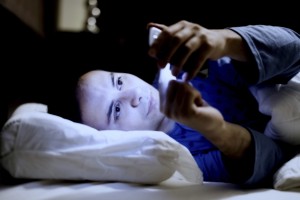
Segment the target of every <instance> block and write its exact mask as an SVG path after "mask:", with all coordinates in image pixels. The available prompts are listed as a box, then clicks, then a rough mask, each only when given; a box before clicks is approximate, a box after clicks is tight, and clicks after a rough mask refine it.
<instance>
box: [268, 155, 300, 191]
mask: <svg viewBox="0 0 300 200" xmlns="http://www.w3.org/2000/svg"><path fill="white" fill-rule="evenodd" d="M273 184H274V188H275V189H278V190H291V189H294V188H300V153H299V154H298V155H296V156H295V157H294V158H292V159H291V160H289V161H288V162H286V163H285V164H284V165H283V166H282V167H281V168H279V170H278V171H277V172H276V173H275V175H274V182H273Z"/></svg>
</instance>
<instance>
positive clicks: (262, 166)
mask: <svg viewBox="0 0 300 200" xmlns="http://www.w3.org/2000/svg"><path fill="white" fill-rule="evenodd" d="M248 130H249V132H250V133H251V137H252V144H251V147H250V148H249V150H248V151H247V152H246V154H245V155H244V156H243V157H242V158H241V159H240V160H235V159H229V158H227V157H225V156H223V162H224V165H225V168H226V169H227V171H228V174H230V175H229V176H230V179H231V182H235V183H239V184H241V185H243V186H246V187H273V175H274V173H275V172H276V171H277V170H278V169H279V168H280V167H281V166H282V165H283V164H284V163H285V162H287V161H288V160H289V159H291V158H292V157H293V156H295V155H296V153H297V148H298V147H296V146H291V145H287V144H285V143H283V142H280V141H276V140H272V139H270V138H268V137H267V136H265V135H264V134H262V133H260V132H257V131H255V130H251V129H248Z"/></svg>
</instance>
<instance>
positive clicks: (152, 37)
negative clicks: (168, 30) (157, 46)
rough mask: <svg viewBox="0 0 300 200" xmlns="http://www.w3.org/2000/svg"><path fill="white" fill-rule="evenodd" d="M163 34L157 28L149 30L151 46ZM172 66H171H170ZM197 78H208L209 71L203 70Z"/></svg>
mask: <svg viewBox="0 0 300 200" xmlns="http://www.w3.org/2000/svg"><path fill="white" fill-rule="evenodd" d="M160 33H161V30H160V29H159V28H156V27H150V28H149V46H150V45H152V44H153V42H154V40H156V39H157V38H158V36H159V34H160ZM168 66H171V65H168ZM197 76H199V77H201V78H206V77H207V76H208V69H207V68H206V67H205V68H204V69H201V70H200V72H198V73H197Z"/></svg>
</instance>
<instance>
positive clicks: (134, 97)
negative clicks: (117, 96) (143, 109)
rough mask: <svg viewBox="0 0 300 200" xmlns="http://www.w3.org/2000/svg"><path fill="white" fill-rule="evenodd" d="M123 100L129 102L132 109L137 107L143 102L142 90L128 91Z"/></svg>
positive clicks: (133, 89) (125, 92)
mask: <svg viewBox="0 0 300 200" xmlns="http://www.w3.org/2000/svg"><path fill="white" fill-rule="evenodd" d="M123 98H124V99H126V100H127V101H129V103H130V105H131V106H132V107H137V106H139V104H140V102H141V100H142V90H141V89H140V88H138V87H136V88H131V89H127V90H126V91H124V93H123Z"/></svg>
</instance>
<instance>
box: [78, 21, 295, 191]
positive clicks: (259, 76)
mask: <svg viewBox="0 0 300 200" xmlns="http://www.w3.org/2000/svg"><path fill="white" fill-rule="evenodd" d="M151 26H155V27H157V28H160V29H161V30H162V33H161V34H160V35H159V37H158V38H157V40H156V41H154V43H153V45H152V46H151V47H150V49H149V54H150V56H153V57H155V58H156V59H158V64H159V66H165V65H166V63H167V62H168V61H170V63H171V65H172V66H173V68H172V72H170V73H172V74H173V75H174V76H175V77H171V78H170V79H169V81H167V83H165V82H164V81H162V82H161V81H160V79H159V77H160V76H159V74H158V76H157V78H156V80H155V81H154V84H153V85H150V84H148V83H146V82H145V81H143V80H141V79H140V78H139V77H136V76H134V75H132V74H128V73H120V72H110V71H103V70H94V71H90V72H88V73H86V74H84V75H83V76H82V77H81V78H80V80H79V83H78V96H77V98H78V103H79V107H80V113H81V120H82V123H84V124H87V125H89V126H91V127H94V128H96V129H98V130H112V129H117V130H157V131H163V132H165V133H166V134H168V135H169V136H170V137H172V138H174V139H175V140H177V141H178V142H179V143H181V144H182V145H184V146H186V147H187V148H188V149H189V151H190V152H191V154H192V155H193V157H194V159H195V161H196V162H197V164H198V166H199V168H200V169H201V171H202V172H203V177H204V181H217V182H229V183H236V184H239V185H243V186H251V187H259V186H263V187H272V176H273V175H274V173H275V172H276V170H277V169H279V167H280V166H282V164H283V163H285V162H286V161H288V160H289V159H290V158H291V157H292V156H294V155H295V154H296V153H297V152H298V150H299V148H298V146H299V144H300V139H299V134H298V135H297V132H299V131H297V130H299V125H297V122H295V120H294V119H295V118H294V116H293V115H294V114H297V112H296V113H291V112H289V111H287V110H285V108H284V106H283V105H284V104H286V103H287V104H289V103H290V104H292V106H293V105H295V104H298V105H299V98H298V99H297V98H294V99H291V100H289V99H287V100H285V101H283V102H282V101H273V103H272V107H271V108H270V105H271V104H270V105H269V108H268V109H265V110H264V109H263V107H262V105H264V106H266V107H268V104H267V105H266V104H264V103H265V102H266V101H264V100H266V99H267V98H269V97H271V96H272V95H270V94H274V97H276V98H278V97H280V94H281V92H279V91H280V90H279V87H277V86H279V85H281V84H283V85H286V86H285V87H286V88H289V86H288V85H289V84H286V83H288V81H289V80H291V78H292V77H293V76H295V75H296V74H297V73H298V72H299V69H300V65H299V63H300V62H299V61H300V57H299V55H300V54H299V50H300V36H299V35H298V34H297V33H295V32H293V31H292V30H289V29H286V28H282V27H273V26H260V25H257V26H245V27H232V28H227V29H220V30H209V29H206V28H204V27H201V26H199V25H197V24H193V23H190V22H187V21H180V22H178V23H176V24H174V25H171V26H169V27H168V26H165V25H161V24H154V23H153V24H151ZM262 33H264V38H261V34H262ZM210 36H214V37H210ZM175 37H176V41H178V43H176V45H175V46H174V47H170V50H169V52H168V49H166V48H164V47H165V46H164V45H165V44H170V43H168V42H167V41H174V38H175ZM187 38H188V39H187ZM274 38H276V40H274ZM172 39H173V40H172ZM208 39H210V41H208ZM192 41H193V42H194V43H195V44H198V45H199V46H197V48H194V49H193V50H190V49H189V50H190V51H193V52H194V55H195V52H197V50H201V53H202V54H204V55H203V56H199V60H201V59H208V61H207V62H205V64H204V65H205V66H203V67H206V68H207V69H208V72H209V74H208V77H207V78H202V77H197V76H196V75H195V74H196V71H197V70H198V68H197V67H198V65H195V66H196V67H195V68H192V69H191V68H189V70H190V71H187V72H188V73H184V72H183V71H182V70H181V68H180V67H182V66H183V64H182V63H184V62H185V61H186V60H185V59H186V57H187V58H189V57H188V56H187V55H191V53H190V52H188V53H186V56H182V57H180V56H179V55H180V53H183V52H187V49H183V47H185V48H186V47H187V46H188V43H189V42H190V43H191V42H192ZM212 41H213V42H212ZM164 42H165V43H164ZM178 44H180V45H178ZM183 44H185V45H183ZM220 44H222V45H220ZM287 44H290V45H287ZM201 45H202V46H206V47H209V48H208V49H207V48H204V49H203V48H200V46H201ZM214 45H215V46H214ZM274 46H276V47H278V48H274ZM220 47H222V48H220ZM280 47H282V48H280ZM160 48H161V49H164V54H160V53H159V52H160V50H161V49H160ZM287 52H288V54H289V55H290V56H289V58H290V59H277V57H278V56H281V55H286V54H287ZM202 54H201V55H202ZM173 55H174V57H175V55H176V56H177V57H176V58H173V57H172V56H173ZM199 55H200V54H199ZM265 55H268V56H265ZM292 55H293V56H292ZM178 57H179V58H181V60H180V59H178ZM164 59H165V60H164ZM187 60H188V59H187ZM193 60H194V61H195V57H193ZM197 63H198V64H199V63H204V62H202V61H197ZM189 64H191V63H189ZM178 66H180V67H178ZM200 66H201V65H200ZM271 67H272V70H267V69H269V68H271ZM161 68H163V67H161ZM161 73H164V72H161ZM160 75H162V74H160ZM174 79H177V80H174ZM285 87H281V88H285ZM266 88H267V89H266ZM290 88H293V87H292V86H291V87H290ZM294 89H295V88H294ZM284 91H286V90H284ZM295 91H296V92H295V95H297V89H295ZM283 93H284V92H283ZM266 94H267V95H266ZM275 94H276V95H275ZM277 94H279V96H278V95H277ZM298 95H299V92H298ZM273 100H274V99H273ZM268 101H269V100H268ZM269 102H271V101H269ZM277 106H279V107H280V106H281V110H280V109H279V110H276V109H275V107H277ZM264 108H265V107H264ZM273 108H274V109H273ZM282 108H283V109H282ZM296 108H299V106H296ZM272 109H273V110H276V112H274V113H272ZM261 111H262V112H261ZM282 112H283V113H282ZM278 113H282V114H283V115H282V116H284V118H281V117H280V115H279V116H278ZM298 115H299V112H298ZM287 118H289V119H292V120H290V121H289V120H286V119H287ZM274 119H276V120H275V121H273V120H274ZM285 120H286V121H285ZM274 122H276V123H281V124H280V126H279V127H281V129H282V130H281V129H278V130H277V128H278V126H276V125H278V124H274ZM291 124H292V125H293V127H294V128H295V129H293V130H292V129H289V130H288V131H287V132H284V133H283V132H282V131H285V130H286V129H285V128H286V127H290V125H291ZM266 127H268V128H266ZM277 131H278V132H277ZM270 132H272V133H270ZM264 133H265V134H264ZM295 133H296V134H295ZM289 134H290V135H289ZM297 148H298V149H297Z"/></svg>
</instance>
